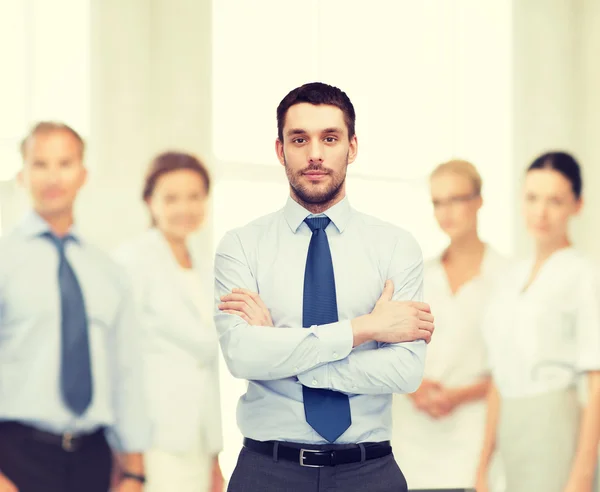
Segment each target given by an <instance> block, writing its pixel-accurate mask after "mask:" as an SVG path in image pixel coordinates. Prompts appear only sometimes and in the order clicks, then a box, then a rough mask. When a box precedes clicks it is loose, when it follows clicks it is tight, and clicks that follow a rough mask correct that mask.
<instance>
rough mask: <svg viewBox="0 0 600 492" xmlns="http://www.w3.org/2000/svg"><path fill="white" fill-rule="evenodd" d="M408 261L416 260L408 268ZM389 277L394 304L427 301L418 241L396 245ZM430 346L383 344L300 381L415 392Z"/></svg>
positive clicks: (357, 390)
mask: <svg viewBox="0 0 600 492" xmlns="http://www.w3.org/2000/svg"><path fill="white" fill-rule="evenodd" d="M411 239H412V238H411ZM407 258H409V261H410V259H412V263H410V264H409V266H408V267H407V266H406V263H407ZM388 278H389V279H391V280H392V282H394V296H393V298H392V299H393V300H394V301H419V302H421V301H422V300H423V257H422V254H421V249H420V248H419V246H418V244H417V243H416V241H414V239H412V241H409V242H408V244H401V243H397V244H396V248H395V249H394V254H393V256H392V260H391V263H390V267H389V269H388ZM382 287H383V286H382ZM426 347H427V344H426V343H425V342H424V341H422V340H419V341H415V342H407V343H395V344H387V343H379V344H376V345H375V346H374V348H373V349H366V350H365V349H358V350H357V349H355V350H353V351H352V352H351V353H350V355H349V356H348V357H347V358H346V359H344V360H341V361H335V362H331V363H328V364H327V365H325V366H322V367H318V368H315V369H313V370H310V371H307V372H305V373H303V374H300V375H299V376H298V379H299V381H300V382H301V383H302V384H303V385H306V386H311V387H313V388H326V389H332V390H336V391H341V392H345V393H351V394H365V395H366V394H384V393H388V394H389V393H411V392H414V391H416V390H417V388H418V387H419V385H420V384H421V380H422V379H423V372H424V369H425V353H426Z"/></svg>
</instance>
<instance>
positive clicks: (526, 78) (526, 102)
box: [511, 0, 600, 259]
mask: <svg viewBox="0 0 600 492" xmlns="http://www.w3.org/2000/svg"><path fill="white" fill-rule="evenodd" d="M513 12H514V14H513V21H514V38H513V57H514V72H513V73H514V75H513V88H514V89H513V90H514V98H513V108H514V109H513V112H514V119H513V122H512V128H513V130H512V131H513V142H514V152H513V162H512V163H511V165H512V166H514V169H515V176H516V179H515V183H514V186H515V188H514V193H515V196H514V199H515V203H518V200H519V191H520V190H519V188H520V184H521V180H522V176H523V173H524V171H525V168H526V166H528V165H529V164H530V163H531V162H532V161H533V159H534V158H535V157H536V156H537V155H538V154H540V153H542V152H545V151H548V150H557V149H564V150H566V151H569V152H572V153H574V155H575V156H576V157H577V158H578V159H579V161H580V164H581V166H582V170H583V176H584V198H585V204H586V205H585V207H584V210H583V212H582V214H581V217H580V218H578V219H577V220H576V221H575V223H574V224H573V228H572V231H573V240H574V242H575V244H576V246H578V247H580V248H581V249H582V250H584V251H586V252H587V253H588V254H590V255H591V256H593V257H595V258H596V259H600V235H598V234H596V232H595V229H596V228H597V225H596V224H598V222H599V220H600V196H599V194H598V190H597V187H598V185H599V184H600V143H599V139H598V128H600V93H599V91H598V87H600V64H598V57H599V56H600V2H598V1H597V0H574V1H565V0H527V1H521V0H515V1H514V2H513ZM514 214H515V220H514V224H515V228H516V229H515V238H516V244H515V250H516V252H517V254H524V253H526V252H527V251H529V249H530V242H529V239H528V237H527V235H526V234H525V231H524V228H523V225H522V220H521V217H520V210H519V206H518V205H517V206H516V207H515V208H514Z"/></svg>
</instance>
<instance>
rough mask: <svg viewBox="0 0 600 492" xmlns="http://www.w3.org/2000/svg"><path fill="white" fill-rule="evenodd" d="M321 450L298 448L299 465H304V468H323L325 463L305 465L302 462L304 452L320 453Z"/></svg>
mask: <svg viewBox="0 0 600 492" xmlns="http://www.w3.org/2000/svg"><path fill="white" fill-rule="evenodd" d="M320 452H321V451H317V450H314V449H301V450H300V466H305V467H306V468H323V467H324V466H325V465H307V464H305V463H304V459H305V456H304V454H305V453H320Z"/></svg>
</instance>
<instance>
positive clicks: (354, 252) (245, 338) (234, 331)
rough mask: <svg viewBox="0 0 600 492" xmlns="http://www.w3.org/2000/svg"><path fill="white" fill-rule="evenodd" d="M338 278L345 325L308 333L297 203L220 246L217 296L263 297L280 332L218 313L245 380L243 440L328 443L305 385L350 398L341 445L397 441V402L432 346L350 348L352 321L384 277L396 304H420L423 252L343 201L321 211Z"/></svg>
mask: <svg viewBox="0 0 600 492" xmlns="http://www.w3.org/2000/svg"><path fill="white" fill-rule="evenodd" d="M325 215H327V216H328V217H329V218H330V219H331V223H330V224H329V226H328V227H327V230H326V232H327V236H328V239H329V245H330V248H331V255H332V259H333V268H334V272H335V279H336V290H337V303H338V313H339V320H340V321H339V322H337V323H331V324H328V325H322V326H313V327H311V328H302V299H303V287H304V269H305V265H306V255H307V252H308V245H309V242H310V238H311V232H310V229H309V227H308V226H307V225H306V224H305V223H304V219H305V218H306V217H307V216H310V212H308V211H307V210H306V209H304V208H303V207H302V206H301V205H299V204H298V203H296V202H295V201H294V200H292V199H291V198H290V199H289V200H288V202H287V204H286V205H285V207H284V208H283V209H282V210H280V211H278V212H275V213H273V214H270V215H267V216H265V217H262V218H260V219H258V220H256V221H254V222H251V223H250V224H248V225H246V226H245V227H242V228H239V229H236V230H233V231H230V232H229V233H227V234H226V235H225V237H224V238H223V239H222V240H221V242H220V244H219V247H218V249H217V253H216V259H215V296H216V303H217V304H218V303H219V302H220V300H219V299H220V297H221V296H222V295H224V294H226V293H229V292H230V291H231V290H232V289H233V288H236V287H240V288H246V289H250V290H252V291H255V292H258V293H259V294H260V296H261V299H262V300H263V301H264V302H265V304H266V305H267V307H268V308H269V309H270V312H271V317H272V320H273V324H274V326H275V327H266V326H250V325H248V323H246V322H245V321H244V320H243V319H242V318H240V317H238V316H235V315H231V314H226V313H221V312H220V311H219V310H218V308H216V310H215V322H216V325H217V330H218V332H219V336H220V343H221V348H222V351H223V355H224V358H225V361H226V363H227V365H228V367H229V370H230V371H231V373H232V374H233V375H234V376H235V377H237V378H242V379H247V380H249V383H248V389H247V392H246V394H245V395H243V396H242V397H241V398H240V401H239V404H238V412H237V417H238V425H239V427H240V430H241V432H242V434H243V435H244V436H245V437H249V438H252V439H256V440H259V441H266V440H281V441H291V442H300V443H312V444H325V443H326V441H325V440H324V439H323V438H322V437H321V436H319V435H318V434H317V433H316V432H315V431H314V430H313V429H312V428H311V427H310V426H309V425H308V424H307V423H306V419H305V415H304V405H303V402H302V385H307V386H311V387H314V388H328V389H334V390H337V391H342V392H345V393H347V394H349V396H350V408H351V412H352V425H351V426H350V428H349V429H348V430H347V431H346V432H345V433H344V434H343V435H342V436H341V437H340V438H339V439H338V440H337V441H336V442H337V443H359V442H374V441H385V440H389V439H390V438H391V426H392V415H391V407H392V394H393V393H408V392H413V391H415V390H416V389H417V388H418V386H419V384H420V383H421V379H422V376H423V369H424V362H425V352H426V344H425V342H423V341H416V342H410V343H400V344H381V343H376V342H368V343H365V344H363V345H361V346H359V347H356V348H354V349H353V348H352V344H353V335H352V327H351V323H350V321H351V320H352V319H353V318H356V317H358V316H361V315H364V314H368V313H370V312H371V311H372V310H373V307H374V306H375V303H376V301H377V300H378V299H379V297H380V296H381V293H382V290H383V286H384V283H385V281H386V280H387V279H391V280H392V281H393V282H394V287H395V293H394V300H415V301H421V300H422V291H423V259H422V254H421V249H420V248H419V245H418V244H417V242H416V241H415V240H414V238H413V237H412V236H411V235H410V234H409V233H408V232H406V231H405V230H403V229H400V228H398V227H395V226H393V225H391V224H388V223H385V222H383V221H381V220H379V219H376V218H373V217H370V216H368V215H365V214H362V213H359V212H357V211H355V210H354V209H353V208H351V206H350V203H349V202H348V199H347V198H345V199H343V200H342V201H340V202H339V203H337V204H336V205H334V206H333V207H331V208H330V209H329V210H327V211H326V212H325Z"/></svg>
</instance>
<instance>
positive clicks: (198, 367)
mask: <svg viewBox="0 0 600 492" xmlns="http://www.w3.org/2000/svg"><path fill="white" fill-rule="evenodd" d="M209 188H210V180H209V175H208V172H207V170H206V168H205V167H204V165H203V164H202V163H201V162H200V161H198V159H196V158H195V157H193V156H191V155H188V154H183V153H176V152H168V153H164V154H161V155H159V156H158V157H156V158H155V159H154V161H153V162H152V164H151V166H150V169H149V171H148V174H147V177H146V182H145V186H144V192H143V198H144V200H145V202H146V204H147V206H148V209H149V211H150V216H151V218H152V224H153V226H152V227H151V228H150V229H149V230H147V231H146V232H145V233H143V234H142V235H141V236H140V237H138V238H136V239H135V240H133V241H131V242H129V243H127V244H125V245H123V246H122V247H121V248H119V250H118V251H117V253H116V257H117V259H118V260H120V262H121V263H122V264H123V265H124V266H125V267H126V268H127V270H128V271H129V272H130V275H131V278H132V281H133V284H134V286H135V291H136V297H137V303H138V307H139V315H140V318H141V321H142V323H143V327H144V330H145V342H146V347H145V349H146V350H145V353H146V369H147V370H146V373H147V378H146V379H147V386H148V399H149V412H150V415H151V417H152V420H153V424H154V443H153V447H152V449H151V450H150V451H149V452H148V453H147V454H146V455H145V464H146V476H147V483H146V486H145V489H144V490H145V491H146V492H171V491H172V492H217V491H219V492H220V491H221V490H222V489H223V486H224V485H223V478H222V475H221V471H220V468H219V462H218V459H217V456H218V454H219V452H220V451H221V447H222V437H221V432H222V431H221V410H220V398H219V381H218V379H219V378H218V371H217V364H218V358H217V354H218V340H217V335H216V330H215V328H214V325H213V321H212V278H213V276H212V271H211V269H210V262H208V263H203V262H202V261H200V260H201V259H200V258H197V257H196V256H195V255H194V254H193V252H192V250H191V249H190V247H189V244H188V238H189V237H190V234H192V233H193V232H195V231H196V230H197V229H198V228H199V227H200V225H201V224H202V222H203V220H204V215H205V210H206V205H207V200H208V193H209ZM209 260H210V258H209ZM204 265H206V268H205V267H204Z"/></svg>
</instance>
